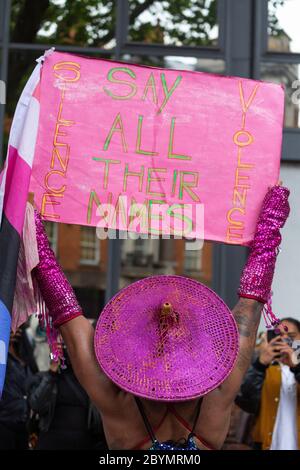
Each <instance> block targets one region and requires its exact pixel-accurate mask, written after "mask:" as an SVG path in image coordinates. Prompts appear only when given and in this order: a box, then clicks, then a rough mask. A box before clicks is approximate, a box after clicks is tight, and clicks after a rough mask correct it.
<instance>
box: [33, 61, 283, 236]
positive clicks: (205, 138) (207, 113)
mask: <svg viewBox="0 0 300 470" xmlns="http://www.w3.org/2000/svg"><path fill="white" fill-rule="evenodd" d="M39 93H40V120H39V130H38V140H37V145H36V150H35V158H34V166H33V173H32V179H31V188H30V190H31V191H32V192H34V193H35V202H36V204H37V206H38V207H39V209H40V210H41V213H42V215H43V216H44V217H45V218H46V219H48V220H54V221H57V222H64V223H72V224H81V225H93V226H96V225H98V226H102V227H112V228H119V229H125V230H127V229H128V230H131V231H136V232H142V233H150V234H153V233H154V234H157V233H163V234H178V230H179V229H178V227H179V226H181V227H182V228H183V230H184V235H185V236H187V237H194V236H196V237H198V238H200V236H201V235H203V230H204V238H205V239H208V240H217V241H223V242H227V243H234V244H244V245H246V244H248V243H249V242H250V241H251V239H252V238H253V233H254V230H255V224H256V220H257V216H258V212H259V208H260V205H261V203H262V199H263V197H264V195H265V193H266V191H267V188H268V187H269V186H270V185H274V184H276V182H277V180H278V176H279V164H280V153H281V140H282V121H283V102H284V97H283V95H284V94H283V90H282V88H281V86H279V85H276V84H270V83H265V82H257V81H254V80H248V79H243V78H238V77H222V76H216V75H211V74H207V73H200V72H191V71H176V70H167V69H160V68H154V67H142V66H137V65H132V64H126V63H118V62H112V61H108V60H98V59H88V58H83V57H78V56H75V55H71V54H65V53H58V52H54V53H52V54H50V55H48V56H47V57H46V59H45V62H44V64H43V68H42V76H41V82H40V90H39ZM203 211H204V212H203ZM201 214H202V217H201V216H200V215H201ZM203 214H204V215H203ZM203 217H204V220H203ZM199 220H200V222H199ZM203 222H204V223H203ZM177 229H178V230H177Z"/></svg>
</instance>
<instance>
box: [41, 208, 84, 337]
mask: <svg viewBox="0 0 300 470" xmlns="http://www.w3.org/2000/svg"><path fill="white" fill-rule="evenodd" d="M34 212H35V214H34V215H35V224H36V237H37V245H38V253H39V264H38V266H37V267H36V268H35V269H34V270H33V275H34V277H35V278H36V280H37V282H38V286H39V289H40V291H41V294H42V296H43V299H44V301H45V304H46V306H47V309H48V311H49V314H50V316H51V318H52V323H53V326H54V327H55V328H58V327H59V326H60V325H62V324H63V323H66V322H67V321H69V320H72V319H73V318H75V317H77V316H79V315H82V309H81V307H80V305H79V303H78V301H77V299H76V296H75V293H74V291H73V289H72V287H71V285H70V283H69V281H68V280H67V278H66V276H65V275H64V273H63V270H62V268H61V266H60V265H59V263H58V261H57V259H56V257H55V254H54V252H53V251H52V249H51V247H50V244H49V240H48V237H47V234H46V231H45V228H44V225H43V222H42V218H41V216H40V214H39V213H38V212H37V211H36V210H35V211H34Z"/></svg>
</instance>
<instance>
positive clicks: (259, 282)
mask: <svg viewBox="0 0 300 470" xmlns="http://www.w3.org/2000/svg"><path fill="white" fill-rule="evenodd" d="M289 194H290V191H289V190H288V189H287V188H284V187H282V186H274V187H272V188H271V189H269V191H268V192H267V194H266V196H265V198H264V200H263V203H262V208H261V212H260V215H259V218H258V222H257V227H256V232H255V236H254V239H253V241H252V244H251V246H250V254H249V257H248V260H247V263H246V265H245V267H244V270H243V273H242V276H241V280H240V287H239V290H238V294H239V296H240V297H250V298H254V299H257V300H258V301H260V302H262V303H267V302H268V301H269V302H270V294H271V285H272V281H273V275H274V270H275V263H276V257H277V254H278V252H279V245H280V243H281V235H280V228H282V227H283V226H284V224H285V222H286V220H287V218H288V215H289V212H290V206H289V202H288V197H289Z"/></svg>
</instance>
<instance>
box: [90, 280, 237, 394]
mask: <svg viewBox="0 0 300 470" xmlns="http://www.w3.org/2000/svg"><path fill="white" fill-rule="evenodd" d="M94 346H95V352H96V357H97V360H98V362H99V364H100V367H101V369H102V370H103V372H104V373H105V374H106V375H107V376H108V377H109V378H110V379H111V380H112V381H113V382H114V383H115V384H116V385H117V386H119V387H120V388H122V389H123V390H126V391H128V392H130V393H132V394H134V395H138V396H141V397H144V398H148V399H150V400H159V401H181V400H182V401H183V400H190V399H194V398H196V397H200V396H203V395H205V394H207V393H208V392H210V391H211V390H213V389H215V388H217V387H218V386H219V385H220V384H221V383H222V382H223V381H224V380H225V379H226V378H227V377H228V375H229V374H230V372H231V371H232V369H233V367H234V364H235V361H236V357H237V353H238V348H239V341H238V330H237V326H236V323H235V320H234V318H233V315H232V313H231V311H230V310H229V308H228V307H227V305H226V304H225V303H224V302H223V300H222V299H221V298H220V297H219V296H218V295H217V294H216V293H215V292H213V291H212V290H211V289H209V288H208V287H207V286H205V285H203V284H201V283H200V282H198V281H195V280H193V279H190V278H186V277H182V276H173V275H161V276H151V277H148V278H145V279H142V280H139V281H137V282H134V283H133V284H130V285H129V286H128V287H125V288H123V289H122V290H120V291H119V292H118V293H117V294H116V295H115V296H114V297H113V298H112V299H111V300H110V301H109V302H108V304H107V305H106V306H105V307H104V309H103V311H102V312H101V314H100V317H99V320H98V323H97V327H96V332H95V339H94Z"/></svg>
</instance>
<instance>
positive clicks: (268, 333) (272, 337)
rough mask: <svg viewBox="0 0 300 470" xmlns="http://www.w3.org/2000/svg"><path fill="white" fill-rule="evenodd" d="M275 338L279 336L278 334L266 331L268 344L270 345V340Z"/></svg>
mask: <svg viewBox="0 0 300 470" xmlns="http://www.w3.org/2000/svg"><path fill="white" fill-rule="evenodd" d="M276 336H279V334H278V333H275V330H268V331H267V340H268V343H270V341H272V339H274V338H276Z"/></svg>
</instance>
